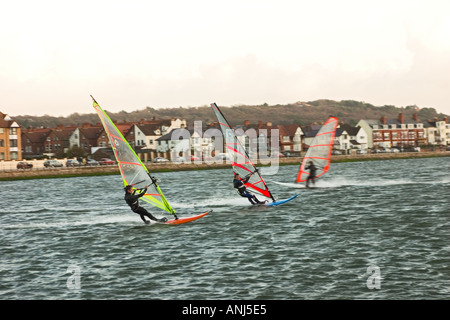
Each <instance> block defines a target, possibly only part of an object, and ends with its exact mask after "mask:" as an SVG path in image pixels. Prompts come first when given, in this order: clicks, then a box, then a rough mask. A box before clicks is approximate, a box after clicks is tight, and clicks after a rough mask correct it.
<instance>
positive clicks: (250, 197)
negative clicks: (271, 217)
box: [233, 176, 261, 204]
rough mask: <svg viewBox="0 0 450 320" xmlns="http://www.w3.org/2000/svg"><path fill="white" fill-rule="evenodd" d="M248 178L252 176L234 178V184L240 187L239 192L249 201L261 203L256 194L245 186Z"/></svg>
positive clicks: (237, 187)
mask: <svg viewBox="0 0 450 320" xmlns="http://www.w3.org/2000/svg"><path fill="white" fill-rule="evenodd" d="M248 179H250V176H248V177H247V178H245V179H243V180H241V179H234V180H233V186H234V187H235V188H236V189H238V192H239V194H240V195H241V197H245V198H248V201H250V203H251V204H256V203H261V202H260V201H259V200H258V199H257V198H256V197H255V195H254V194H251V193H250V192H248V191H247V190H246V189H247V188H246V187H245V185H244V184H245V183H247V181H248Z"/></svg>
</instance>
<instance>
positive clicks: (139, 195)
mask: <svg viewBox="0 0 450 320" xmlns="http://www.w3.org/2000/svg"><path fill="white" fill-rule="evenodd" d="M147 189H148V186H145V188H144V189H140V190H139V191H141V193H139V194H138V196H137V197H138V198H140V197H143V196H144V195H145V193H146V192H147Z"/></svg>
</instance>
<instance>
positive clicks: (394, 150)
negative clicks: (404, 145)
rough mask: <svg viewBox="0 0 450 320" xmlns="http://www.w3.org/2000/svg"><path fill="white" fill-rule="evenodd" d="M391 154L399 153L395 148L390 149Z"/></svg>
mask: <svg viewBox="0 0 450 320" xmlns="http://www.w3.org/2000/svg"><path fill="white" fill-rule="evenodd" d="M391 152H393V153H399V152H400V150H398V149H397V148H392V149H391Z"/></svg>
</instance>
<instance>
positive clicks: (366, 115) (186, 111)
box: [15, 100, 445, 128]
mask: <svg viewBox="0 0 450 320" xmlns="http://www.w3.org/2000/svg"><path fill="white" fill-rule="evenodd" d="M219 107H221V109H222V112H223V113H224V114H225V116H226V117H227V120H228V121H229V122H230V124H231V125H232V126H234V125H237V124H242V123H243V122H244V121H245V120H250V121H251V123H257V122H258V121H263V122H268V121H271V122H272V123H273V124H291V123H297V124H299V125H302V126H303V125H306V124H309V123H313V122H317V123H321V122H323V121H325V120H326V119H327V118H328V116H330V115H333V116H336V117H338V118H339V120H340V121H343V122H345V123H348V124H350V125H355V124H356V123H357V122H358V121H359V120H360V119H380V118H381V117H382V116H385V117H386V118H387V119H394V118H397V117H398V114H399V113H400V112H402V113H403V115H404V118H405V119H410V118H412V115H413V114H414V113H417V115H418V118H419V120H422V121H426V120H432V119H434V118H435V117H437V118H438V119H442V118H443V117H444V116H445V115H444V114H442V113H437V112H436V110H435V109H434V108H419V107H417V106H407V107H395V106H392V105H385V106H374V105H371V104H369V103H365V102H359V101H354V100H343V101H333V100H316V101H309V102H296V103H293V104H287V105H268V104H263V105H240V106H232V107H227V106H220V105H219ZM106 112H108V110H106ZM108 114H109V116H110V117H111V118H112V119H113V120H117V121H121V122H122V121H139V120H141V119H147V120H150V119H152V118H153V117H155V118H156V119H168V118H184V119H186V121H187V123H188V125H193V123H194V121H202V122H203V123H204V124H206V123H210V122H214V121H217V120H216V118H215V115H214V112H213V111H212V110H211V107H210V106H209V105H208V106H200V107H191V108H182V107H178V108H163V109H154V108H151V107H146V108H143V109H142V110H137V111H133V112H126V111H121V112H118V113H109V112H108ZM15 120H17V121H18V122H19V123H20V125H21V126H22V127H23V128H27V127H29V126H32V127H48V128H53V127H56V126H57V125H59V124H63V125H71V124H74V125H81V124H83V123H91V124H96V123H98V122H99V118H98V116H97V114H96V113H92V114H78V113H74V114H72V115H70V116H68V117H51V116H40V117H37V116H16V117H15Z"/></svg>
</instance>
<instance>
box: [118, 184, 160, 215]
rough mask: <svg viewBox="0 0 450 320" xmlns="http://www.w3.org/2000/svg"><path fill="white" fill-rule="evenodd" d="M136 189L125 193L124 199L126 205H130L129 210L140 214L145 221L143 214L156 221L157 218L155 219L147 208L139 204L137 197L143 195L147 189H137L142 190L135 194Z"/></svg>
mask: <svg viewBox="0 0 450 320" xmlns="http://www.w3.org/2000/svg"><path fill="white" fill-rule="evenodd" d="M136 191H137V190H134V191H133V193H128V192H127V193H125V201H126V202H127V203H128V205H129V206H130V208H131V210H132V211H133V212H135V213H137V214H138V215H140V216H141V219H142V220H143V221H144V222H145V223H147V221H146V220H145V217H144V216H147V217H148V218H150V219H151V220H154V221H158V219H156V218H155V217H154V216H152V215H151V214H150V212H148V211H147V210H145V208H143V207H141V206H139V198H140V197H143V196H144V195H145V192H146V191H147V189H139V191H142V192H141V193H138V194H136Z"/></svg>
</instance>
